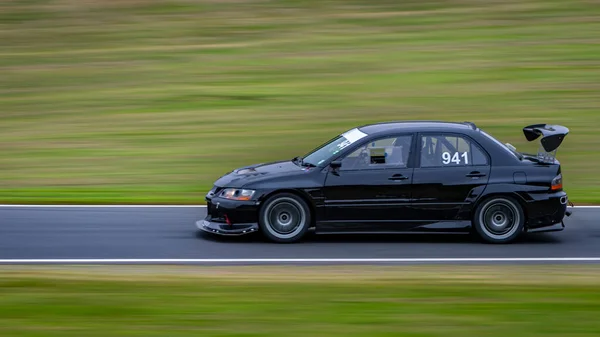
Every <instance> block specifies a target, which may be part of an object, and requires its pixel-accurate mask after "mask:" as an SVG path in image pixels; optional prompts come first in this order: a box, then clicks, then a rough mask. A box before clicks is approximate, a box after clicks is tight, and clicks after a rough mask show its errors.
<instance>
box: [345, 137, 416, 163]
mask: <svg viewBox="0 0 600 337" xmlns="http://www.w3.org/2000/svg"><path fill="white" fill-rule="evenodd" d="M411 144H412V136H398V137H387V138H383V139H379V140H376V141H373V142H369V143H367V144H364V145H362V146H360V147H359V148H357V149H356V150H355V151H353V152H351V153H350V154H348V155H347V156H346V157H344V158H343V159H342V167H341V168H340V169H341V170H345V171H348V170H364V169H371V168H404V167H407V165H408V164H407V162H408V158H409V155H410V147H411Z"/></svg>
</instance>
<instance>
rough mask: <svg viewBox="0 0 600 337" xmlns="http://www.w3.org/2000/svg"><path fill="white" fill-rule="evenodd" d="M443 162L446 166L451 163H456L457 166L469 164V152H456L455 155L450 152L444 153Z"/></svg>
mask: <svg viewBox="0 0 600 337" xmlns="http://www.w3.org/2000/svg"><path fill="white" fill-rule="evenodd" d="M442 162H443V163H444V165H448V164H450V163H454V164H456V165H460V164H463V163H464V164H469V155H468V153H467V152H463V153H458V152H454V154H451V153H450V152H444V153H442Z"/></svg>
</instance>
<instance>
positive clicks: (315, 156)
mask: <svg viewBox="0 0 600 337" xmlns="http://www.w3.org/2000/svg"><path fill="white" fill-rule="evenodd" d="M366 136H367V134H366V133H364V132H362V131H360V130H358V129H356V128H354V129H352V130H349V131H347V132H345V133H343V134H342V135H340V136H339V137H336V138H335V139H333V140H331V141H330V142H328V143H326V144H323V145H322V146H321V147H319V148H317V149H316V150H314V151H313V152H311V153H310V154H308V155H307V156H306V157H304V158H303V159H302V163H304V164H307V165H317V166H318V165H321V164H322V163H323V162H325V161H326V160H328V159H329V158H331V157H333V156H335V155H336V154H338V152H340V151H341V150H343V149H344V148H346V147H347V146H349V145H352V144H354V143H356V142H357V141H359V140H360V139H362V138H364V137H366Z"/></svg>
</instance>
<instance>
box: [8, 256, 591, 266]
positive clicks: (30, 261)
mask: <svg viewBox="0 0 600 337" xmlns="http://www.w3.org/2000/svg"><path fill="white" fill-rule="evenodd" d="M318 262H321V263H344V262H346V263H385V262H388V263H389V262H432V263H444V262H600V257H531V258H528V257H517V258H508V257H507V258H503V257H499V258H290V259H285V258H282V259H278V258H273V259H0V264H44V263H51V264H70V263H89V264H117V263H134V264H139V263H318Z"/></svg>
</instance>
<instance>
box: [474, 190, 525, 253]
mask: <svg viewBox="0 0 600 337" xmlns="http://www.w3.org/2000/svg"><path fill="white" fill-rule="evenodd" d="M524 224H525V214H524V212H523V209H522V208H521V205H519V203H518V202H517V201H515V200H514V199H512V198H509V197H494V198H491V199H488V200H485V201H483V202H482V203H481V204H480V205H479V207H477V211H476V212H475V216H474V217H473V226H474V227H475V230H476V231H477V234H478V235H479V237H481V238H482V239H483V240H485V241H486V242H490V243H509V242H512V241H514V240H515V239H516V238H517V237H518V236H519V235H520V234H521V233H522V232H523V226H524Z"/></svg>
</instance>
